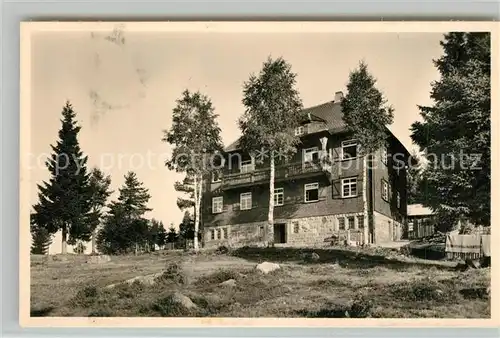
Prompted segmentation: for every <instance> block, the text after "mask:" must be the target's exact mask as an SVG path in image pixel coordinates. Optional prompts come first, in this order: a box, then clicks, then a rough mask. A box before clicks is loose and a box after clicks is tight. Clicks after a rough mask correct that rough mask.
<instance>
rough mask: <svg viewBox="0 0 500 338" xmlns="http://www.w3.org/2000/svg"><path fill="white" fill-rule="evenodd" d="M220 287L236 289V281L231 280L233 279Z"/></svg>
mask: <svg viewBox="0 0 500 338" xmlns="http://www.w3.org/2000/svg"><path fill="white" fill-rule="evenodd" d="M219 285H221V286H229V287H235V286H236V281H235V280H234V279H232V278H231V279H228V280H227V281H225V282H222V283H220V284H219Z"/></svg>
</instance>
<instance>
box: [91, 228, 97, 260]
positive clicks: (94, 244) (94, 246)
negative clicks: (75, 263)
mask: <svg viewBox="0 0 500 338" xmlns="http://www.w3.org/2000/svg"><path fill="white" fill-rule="evenodd" d="M96 252H97V228H95V229H94V230H92V254H95V253H96Z"/></svg>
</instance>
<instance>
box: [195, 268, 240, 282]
mask: <svg viewBox="0 0 500 338" xmlns="http://www.w3.org/2000/svg"><path fill="white" fill-rule="evenodd" d="M238 277H239V273H238V272H236V271H233V270H223V269H220V270H219V271H216V272H214V273H211V274H209V275H207V276H203V277H201V278H200V279H198V281H197V282H196V284H198V285H200V284H219V283H222V282H225V281H227V280H228V279H237V278H238Z"/></svg>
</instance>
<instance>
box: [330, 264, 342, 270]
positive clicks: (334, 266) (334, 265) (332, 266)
mask: <svg viewBox="0 0 500 338" xmlns="http://www.w3.org/2000/svg"><path fill="white" fill-rule="evenodd" d="M328 268H329V269H332V270H335V269H338V268H340V264H339V263H335V264H328Z"/></svg>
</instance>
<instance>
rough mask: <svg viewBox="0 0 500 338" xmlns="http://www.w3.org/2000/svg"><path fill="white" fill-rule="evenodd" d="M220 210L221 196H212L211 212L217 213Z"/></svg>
mask: <svg viewBox="0 0 500 338" xmlns="http://www.w3.org/2000/svg"><path fill="white" fill-rule="evenodd" d="M221 212H222V196H219V197H213V198H212V213H213V214H218V213H221Z"/></svg>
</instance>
